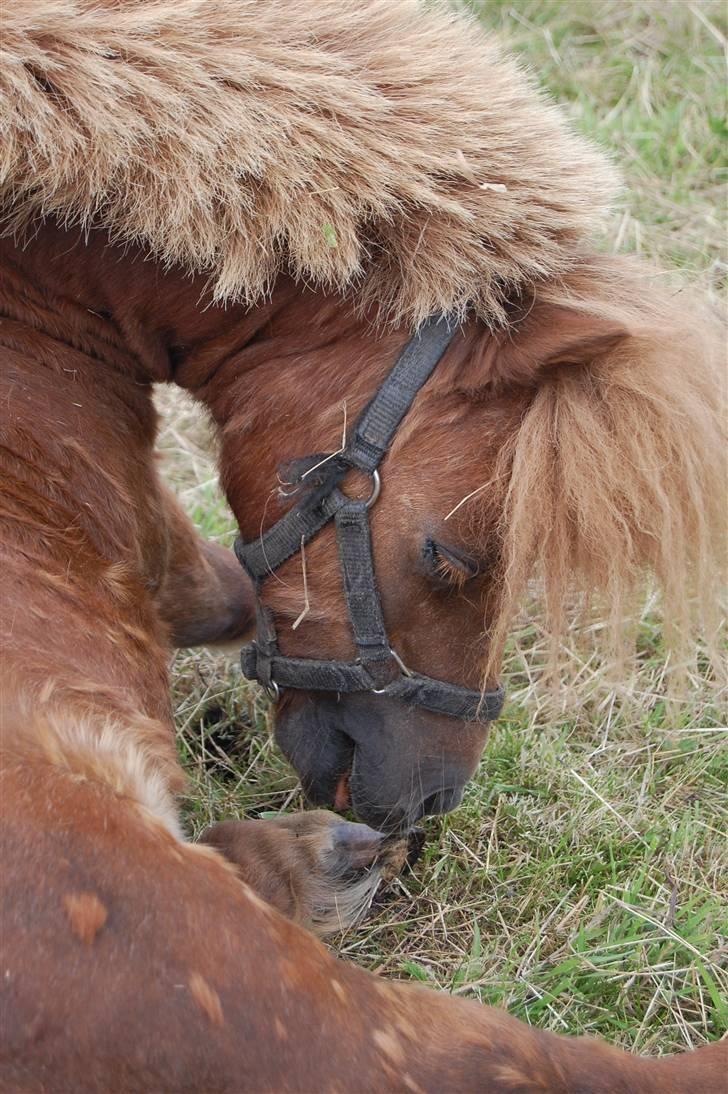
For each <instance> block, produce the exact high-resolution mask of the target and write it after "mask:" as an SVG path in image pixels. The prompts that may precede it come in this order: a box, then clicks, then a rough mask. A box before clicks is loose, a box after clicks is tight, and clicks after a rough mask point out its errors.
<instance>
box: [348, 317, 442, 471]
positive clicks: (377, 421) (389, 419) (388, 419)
mask: <svg viewBox="0 0 728 1094" xmlns="http://www.w3.org/2000/svg"><path fill="white" fill-rule="evenodd" d="M452 335H453V332H452V330H451V328H450V327H449V325H448V323H447V321H446V320H445V319H429V320H428V321H427V322H426V323H425V324H424V325H423V327H422V329H421V330H420V332H419V333H418V334H416V335H415V336H414V338H412V339H411V340H410V341H409V342H408V343H407V345H406V346H405V348H404V350H403V351H402V353H401V354H400V356H399V358H398V360H397V363H396V364H395V366H394V368H393V369H392V371H391V372H390V374H389V376H388V377H387V379H386V380H385V381H384V383H383V384H382V386H381V387H380V389H379V391H378V392H377V393H376V395H375V396H374V398H373V399H372V401H371V402H370V403H369V406H368V407H367V408H366V409H365V411H364V413H363V414H362V415H361V417H360V418H359V421H358V422H357V425H356V430H355V433H354V439H353V441H352V443H351V444H350V446H349V450H348V456H349V459H350V460H351V462H352V464H353V465H354V466H355V467H360V468H361V469H362V471H373V470H374V469H375V468H376V467H378V466H379V464H380V463H381V461H382V458H383V456H384V454H385V452H386V451H387V449H388V448H389V446H390V444H391V443H392V438H393V437H394V434H395V433H396V432H397V429H398V428H399V424H400V422H401V421H402V419H403V418H404V416H405V414H406V413H407V411H408V410H409V408H410V407H411V406H412V403H413V402H414V399H415V396H416V395H417V393H418V391H419V390H420V388H421V387H422V386H423V384H425V383H426V381H427V380H428V379H429V378H430V376H431V375H432V373H433V371H434V369H435V367H436V366H437V363H438V361H439V360H440V358H441V357H442V355H443V353H444V352H445V350H446V349H447V347H448V346H449V344H450V342H451V340H452Z"/></svg>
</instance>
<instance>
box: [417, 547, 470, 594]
mask: <svg viewBox="0 0 728 1094" xmlns="http://www.w3.org/2000/svg"><path fill="white" fill-rule="evenodd" d="M423 556H424V559H425V564H426V566H427V569H428V571H429V574H430V576H431V577H434V578H435V579H436V580H438V581H439V582H440V583H441V584H442V585H444V586H446V587H447V588H449V589H453V588H454V589H461V588H462V587H463V585H464V584H465V583H466V582H467V581H470V579H471V578H473V577H475V576H476V575H477V573H478V567H477V566H476V564H475V563H474V562H472V561H471V560H470V559H467V558H463V557H462V556H461V555H459V554H457V553H456V552H455V551H453V550H451V549H450V548H447V547H442V546H441V545H440V544H439V543H436V542H435V540H434V539H428V540H426V541H425V547H424V551H423Z"/></svg>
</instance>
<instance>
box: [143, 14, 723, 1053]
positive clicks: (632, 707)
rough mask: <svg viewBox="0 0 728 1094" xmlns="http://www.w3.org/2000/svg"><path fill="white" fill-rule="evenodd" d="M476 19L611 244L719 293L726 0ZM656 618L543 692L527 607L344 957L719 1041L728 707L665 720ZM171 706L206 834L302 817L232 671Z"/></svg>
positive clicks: (655, 1049) (644, 619)
mask: <svg viewBox="0 0 728 1094" xmlns="http://www.w3.org/2000/svg"><path fill="white" fill-rule="evenodd" d="M469 6H470V7H472V8H473V9H474V10H475V11H476V12H477V13H478V16H479V17H480V18H481V19H482V20H483V22H484V23H485V24H486V25H487V26H489V27H492V28H493V29H494V30H496V31H498V32H499V33H501V34H502V35H503V36H505V38H506V39H507V40H508V41H509V42H510V43H511V45H512V47H513V48H514V49H515V50H516V51H517V52H518V53H519V54H520V56H521V57H522V59H523V60H524V62H525V63H526V64H527V65H529V66H530V67H531V68H532V69H533V70H534V72H535V73H536V74H537V76H538V78H539V80H540V81H541V82H542V83H543V84H544V85H545V86H546V87H547V88H548V89H549V90H550V91H551V93H552V94H553V95H554V96H555V97H556V98H557V99H559V100H560V101H561V102H563V103H564V104H565V105H566V107H567V109H568V110H569V112H570V114H571V117H572V118H573V121H574V123H575V125H576V126H577V127H578V128H579V129H580V130H581V131H582V132H584V133H587V134H589V135H590V136H592V137H593V138H594V139H595V140H597V141H598V142H599V143H600V144H602V145H603V146H604V147H606V148H607V149H608V150H611V152H612V154H613V156H614V157H615V159H616V161H617V162H618V163H619V165H620V166H621V168H622V170H623V172H624V175H625V179H626V182H627V192H626V193H625V196H624V198H623V200H622V203H621V206H620V208H619V209H618V211H617V213H616V215H615V217H614V221H613V223H612V226H611V230H610V237H609V239H608V240H607V241H606V242H605V246H606V247H608V248H613V249H621V250H627V251H635V252H640V253H643V254H646V255H650V256H657V257H660V258H661V260H662V261H663V262H664V263H665V264H666V265H677V266H680V267H682V268H685V269H687V270H688V271H690V273H691V274H692V275H693V276H696V277H698V278H699V279H700V280H702V281H703V282H704V283H705V285H706V287H708V289H709V290H710V291H715V290H716V289H718V288H719V287H720V283H721V280H722V277H723V275H724V273H725V265H724V262H725V254H724V253H723V252H722V244H723V240H724V236H725V229H724V224H723V219H722V213H723V208H724V201H723V197H722V193H723V192H722V190H721V186H722V185H723V184H724V177H722V176H721V170H722V164H721V148H722V141H724V139H725V136H726V128H725V90H724V89H725V78H724V50H725V45H726V40H725V33H726V19H725V8H724V6H723V5H722V3H720V2H713V0H694V2H689V0H662V2H660V3H657V2H656V0H583V2H582V0H510V2H508V0H473V2H472V3H471V4H470V5H469ZM159 404H160V408H161V409H162V411H163V416H164V422H163V432H162V437H161V442H160V447H161V449H162V451H163V454H164V468H165V471H166V474H167V476H168V478H169V480H170V481H171V482H172V483H173V484H174V486H175V487H176V489H177V491H178V492H179V494H180V496H181V498H182V500H183V502H184V504H185V506H186V507H187V509H188V511H189V512H190V513H191V515H192V516H193V518H194V520H195V522H196V523H197V525H198V527H199V528H200V530H201V531H202V533H203V534H204V535H206V536H207V537H208V538H211V539H213V540H216V541H218V542H221V543H225V544H230V543H231V542H232V539H233V537H234V526H233V521H232V518H231V516H230V514H229V512H228V510H227V508H226V506H225V504H224V502H223V501H222V498H221V495H220V493H219V490H218V487H217V483H216V474H215V470H214V456H213V452H212V448H211V443H210V440H209V437H208V433H207V429H206V426H205V422H204V420H203V419H202V416H201V415H200V414H199V413H198V411H197V410H196V408H195V407H194V406H193V405H192V404H191V403H189V402H188V401H186V400H185V398H184V397H183V394H182V392H180V391H178V390H175V391H172V390H170V391H163V392H160V397H159ZM656 607H657V606H656V605H655V604H649V605H648V606H647V607H646V608H645V610H644V613H643V614H642V616H641V618H640V619H639V620H637V621H636V626H637V648H638V655H637V660H636V663H635V665H634V666H633V667H630V668H623V669H621V670H620V671H619V672H617V674H616V676H615V673H614V671H613V668H612V671H610V666H608V665H605V664H603V663H602V661H601V660H600V658H599V655H598V652H596V651H595V649H594V648H593V646H591V645H590V642H589V636H588V635H587V636H586V642H584V641H582V640H581V639H580V638H579V637H578V636H577V633H576V631H575V632H574V635H573V641H570V642H569V643H568V645H566V646H565V647H564V649H563V651H562V661H563V663H564V679H563V682H562V684H561V686H560V687H558V688H557V693H556V695H554V694H553V693H549V692H548V690H547V689H545V688H544V687H543V686H542V685H540V684H539V670H540V668H541V667H542V665H543V661H544V651H545V639H544V635H543V630H542V627H541V625H540V622H539V608H538V602H537V599H535V600H534V604H533V605H531V606H529V609H528V610H527V611H526V612H524V614H523V617H522V619H521V621H520V625H519V626H518V627H517V628H516V629H515V630H514V632H513V636H512V640H511V644H510V652H509V656H508V659H507V662H506V665H505V671H504V683H505V685H506V688H507V695H508V699H507V704H506V708H505V711H504V716H503V718H502V720H501V721H500V722H499V723H498V725H497V726H496V727H494V729H493V732H492V736H491V741H490V744H489V746H488V748H487V749H486V752H485V756H484V758H483V761H482V764H481V767H480V771H479V775H478V778H477V779H476V780H475V781H474V782H473V783H472V784H471V785H470V787H469V789H468V791H467V795H466V798H465V801H464V803H463V805H462V806H461V808H460V809H459V810H458V811H457V812H456V813H455V814H453V815H452V816H450V817H447V818H444V819H435V820H431V821H428V822H427V835H428V842H427V845H426V848H425V851H424V854H423V856H422V858H421V860H420V861H419V863H418V864H417V866H416V868H415V870H414V872H413V873H408V874H406V875H405V876H403V877H402V878H400V879H398V880H397V881H395V882H394V883H393V884H392V885H391V886H390V887H389V889H388V890H387V891H386V892H385V893H382V894H381V896H380V897H379V898H378V903H377V904H376V905H375V907H374V908H373V909H372V912H371V914H370V915H369V917H368V918H367V919H366V921H365V922H364V923H363V924H362V925H360V926H359V927H358V928H357V929H355V930H353V931H351V932H350V933H349V934H348V935H347V936H344V937H342V938H340V939H338V940H337V941H336V945H337V948H338V949H339V951H340V952H341V954H342V955H343V956H345V957H346V958H347V959H348V960H350V961H354V962H356V963H358V964H360V965H362V966H364V967H365V968H368V969H373V970H377V971H379V972H381V973H383V974H385V975H386V976H388V977H393V978H403V979H415V980H420V981H422V982H425V983H428V984H431V985H433V986H434V985H436V986H439V987H440V988H442V989H444V990H446V991H451V992H454V993H457V994H461V995H468V996H473V997H476V998H479V999H481V1000H482V1001H484V1002H489V1003H494V1004H498V1005H502V1006H504V1007H507V1008H508V1009H509V1010H510V1011H511V1012H512V1013H513V1014H515V1015H516V1016H518V1017H521V1018H523V1019H525V1020H526V1021H529V1022H532V1023H533V1024H537V1025H539V1026H545V1027H547V1028H550V1029H552V1030H554V1031H555V1032H569V1033H571V1034H581V1033H587V1034H598V1035H600V1036H603V1037H605V1038H606V1039H608V1040H610V1041H613V1042H615V1043H617V1044H620V1045H622V1046H623V1047H625V1048H630V1049H633V1050H636V1051H640V1052H645V1053H662V1052H671V1051H677V1050H680V1049H682V1048H685V1047H687V1046H691V1045H698V1044H700V1043H702V1042H703V1041H704V1040H706V1039H715V1038H716V1037H719V1036H720V1035H721V1034H722V1033H724V1032H725V1031H726V1028H728V1003H727V1002H726V999H727V998H728V975H727V974H726V953H727V951H726V927H727V926H728V924H727V922H726V918H727V916H728V912H727V909H728V844H727V842H726V838H725V831H726V821H727V819H728V808H727V806H728V801H727V798H726V786H728V740H727V738H726V734H725V724H726V710H725V705H724V699H725V697H724V696H721V695H720V693H719V692H718V691H717V690H716V686H715V682H714V681H713V680H712V678H711V675H710V672H709V671H708V669H707V668H706V667H705V666H704V665H702V664H701V662H700V660H698V667H697V669H695V668H690V669H689V683H688V689H687V691H686V693H685V694H684V695H683V696H682V697H681V698H680V699H678V700H677V701H676V702H675V703H673V704H672V705H671V704H670V703H668V701H667V688H666V665H665V658H664V656H663V653H662V646H661V632H660V624H659V616H658V613H657V610H656ZM174 689H175V690H174V702H175V708H176V719H177V727H178V742H179V752H180V756H181V759H182V762H183V764H184V766H185V769H186V770H187V772H188V773H189V775H190V797H189V800H188V803H187V820H188V824H189V826H190V829H191V831H192V832H195V833H196V832H198V831H200V830H201V829H202V828H203V827H204V826H206V825H207V824H209V823H211V822H213V821H215V820H219V819H223V818H225V817H231V816H236V817H245V816H255V815H260V814H261V813H262V814H265V813H266V812H277V811H280V810H294V809H299V808H301V807H302V800H301V797H300V793H299V789H298V784H297V780H296V777H295V775H294V774H293V773H292V771H291V770H290V769H289V768H288V767H287V765H286V764H285V763H284V761H283V759H282V758H281V757H280V756H279V754H278V752H277V751H276V748H275V746H274V745H273V742H272V739H271V736H270V732H269V725H268V710H267V705H266V702H265V700H264V699H263V697H262V695H261V693H259V692H258V691H257V690H256V689H254V688H252V687H250V686H248V685H246V684H245V683H244V682H242V681H241V677H240V674H239V672H238V669H237V666H236V663H235V660H234V659H232V658H226V657H223V656H212V655H210V654H208V653H206V652H204V651H201V652H198V651H195V652H191V653H190V652H182V653H180V654H178V655H177V657H176V660H175V664H174ZM210 927H211V930H214V922H212V923H211V925H210Z"/></svg>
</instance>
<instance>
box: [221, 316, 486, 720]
mask: <svg viewBox="0 0 728 1094" xmlns="http://www.w3.org/2000/svg"><path fill="white" fill-rule="evenodd" d="M452 334H453V332H452V331H451V330H450V328H449V326H448V324H447V322H446V321H445V320H435V319H431V320H429V321H428V322H427V323H426V324H425V325H424V326H423V327H422V329H421V330H420V332H419V333H418V334H417V335H415V337H414V338H412V339H411V340H410V341H409V342H408V343H407V345H406V346H405V348H404V350H403V351H402V353H401V354H400V356H399V358H398V360H397V362H396V364H395V365H394V368H393V369H392V371H391V372H390V374H389V375H388V376H387V378H386V380H385V381H384V383H383V384H382V386H381V387H380V388H379V390H378V391H377V393H376V394H375V396H374V398H373V399H372V400H371V402H370V403H369V404H368V406H367V407H366V408H365V410H364V411H363V413H362V414H361V416H360V418H359V420H358V422H357V423H356V426H355V429H354V434H353V437H352V439H351V440H350V441H349V443H348V444H347V445H346V447H345V448H344V449H343V450H342V451H341V452H337V453H335V454H333V455H330V456H326V455H315V456H309V457H307V458H306V459H303V460H297V461H295V462H294V464H293V465H292V466H291V467H290V468H288V473H287V475H286V478H287V479H288V480H289V484H290V485H291V486H293V487H294V490H293V491H292V493H298V492H299V491H301V490H303V491H305V492H304V493H303V494H302V497H301V500H300V501H299V502H298V504H297V505H295V506H294V507H293V508H292V509H289V511H288V512H287V513H286V514H285V515H284V516H283V517H281V519H280V520H279V521H278V522H277V523H276V524H274V525H273V526H272V528H269V529H268V531H267V532H264V533H263V534H262V535H261V536H260V537H259V538H258V539H255V540H252V541H251V542H250V543H243V542H242V541H241V540H239V539H238V540H237V541H236V543H235V554H236V555H237V557H238V560H239V562H240V563H241V564H242V566H243V567H244V568H245V570H247V572H248V574H249V575H250V577H251V578H252V579H253V582H254V583H255V589H256V602H257V635H256V639H255V641H254V642H251V643H250V644H249V645H247V646H244V647H243V649H242V651H241V664H242V669H243V674H244V675H245V676H246V677H247V678H248V679H249V680H257V681H259V683H261V684H262V685H263V687H264V688H265V689H266V690H267V692H268V694H269V695H270V697H271V698H272V699H274V700H277V699H278V697H279V694H280V689H281V688H302V689H304V690H306V691H336V692H355V691H368V692H373V693H374V694H375V695H386V696H389V697H390V698H393V699H400V700H402V701H403V702H405V703H408V704H411V705H414V706H419V707H424V708H425V709H426V710H431V711H435V712H436V713H438V714H449V715H452V716H453V717H454V718H460V719H463V720H467V721H476V720H478V721H492V720H493V719H494V718H497V717H498V715H499V714H500V711H501V708H502V706H503V689H502V688H495V689H493V690H491V691H486V692H479V691H471V690H470V689H469V688H463V687H460V686H459V685H457V684H449V683H446V682H445V681H442V680H433V679H431V678H430V677H429V676H422V675H421V674H420V673H417V672H411V671H410V670H409V669H408V668H406V666H405V665H404V664H403V663H402V661H401V660H400V658H399V657H398V656H397V654H396V653H395V651H394V650H393V649H392V647H391V646H390V644H389V640H388V638H387V631H386V628H385V626H384V619H383V617H382V608H381V604H380V600H379V592H378V590H377V584H376V579H375V576H374V560H373V557H372V542H371V536H370V532H369V510H370V509H371V507H372V506H373V505H374V503H375V502H376V500H377V498H378V497H379V491H380V480H379V471H378V470H377V469H378V467H379V464H380V463H381V461H382V459H383V458H384V456H385V454H386V452H387V450H388V449H389V446H390V444H391V443H392V438H393V437H394V434H395V433H396V432H397V429H398V427H399V425H400V422H401V421H402V419H403V418H404V416H405V414H406V413H407V411H408V410H409V408H410V406H411V405H412V403H413V401H414V399H415V396H416V395H417V392H418V391H419V390H420V388H421V387H422V386H423V384H425V382H426V381H427V380H428V378H429V377H430V375H431V374H432V372H433V370H434V368H435V366H436V365H437V363H438V361H439V360H440V358H441V357H442V355H443V354H444V352H445V350H446V349H447V347H448V345H449V343H450V340H451V338H452ZM352 469H357V470H359V471H364V472H365V473H366V474H368V475H369V476H370V477H371V479H372V493H371V496H370V497H369V498H368V499H367V500H365V501H360V500H355V499H353V498H349V497H347V495H346V494H344V493H343V491H341V490H340V489H339V484H340V482H341V481H342V479H343V478H344V477H345V476H346V475H347V474H348V472H349V471H351V470H352ZM289 484H287V485H289ZM330 520H333V521H334V522H335V525H336V538H337V541H338V545H339V557H340V560H341V567H342V570H343V575H344V593H345V596H346V604H347V608H348V611H349V619H350V621H351V628H352V631H353V634H354V641H355V642H356V648H357V653H358V657H357V659H356V661H317V660H315V659H313V658H308V657H284V656H283V654H281V652H280V650H279V649H278V640H277V636H276V630H275V624H274V621H273V615H272V613H271V612H270V610H269V609H268V608H265V607H264V606H263V604H262V602H261V599H260V586H261V584H262V582H263V581H264V579H265V578H266V577H267V576H268V575H269V574H272V573H273V572H274V571H275V570H277V569H278V567H279V566H281V565H282V564H283V563H284V562H285V561H286V560H287V559H289V558H291V556H292V555H295V554H296V553H297V552H298V551H300V550H301V548H302V546H303V545H304V544H306V543H308V542H309V540H310V539H312V538H313V537H314V536H315V535H316V533H317V532H319V531H320V530H321V529H322V528H323V527H324V526H325V525H326V524H328V522H329V521H330Z"/></svg>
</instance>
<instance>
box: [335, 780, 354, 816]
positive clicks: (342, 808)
mask: <svg viewBox="0 0 728 1094" xmlns="http://www.w3.org/2000/svg"><path fill="white" fill-rule="evenodd" d="M350 779H351V771H347V772H345V773H344V774H343V775H342V776H341V778H340V779H339V781H338V783H337V784H336V793H335V794H334V809H335V810H336V812H337V813H345V812H346V811H347V809H351V790H350V789H349V780H350Z"/></svg>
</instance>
